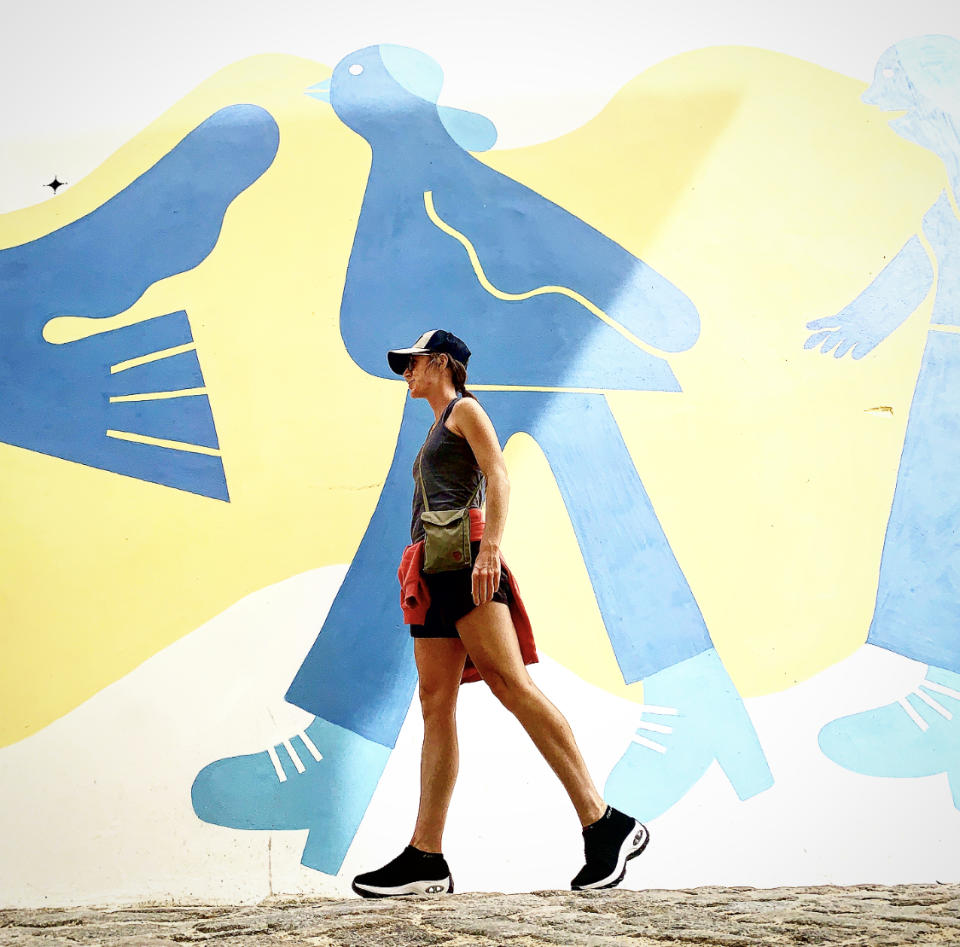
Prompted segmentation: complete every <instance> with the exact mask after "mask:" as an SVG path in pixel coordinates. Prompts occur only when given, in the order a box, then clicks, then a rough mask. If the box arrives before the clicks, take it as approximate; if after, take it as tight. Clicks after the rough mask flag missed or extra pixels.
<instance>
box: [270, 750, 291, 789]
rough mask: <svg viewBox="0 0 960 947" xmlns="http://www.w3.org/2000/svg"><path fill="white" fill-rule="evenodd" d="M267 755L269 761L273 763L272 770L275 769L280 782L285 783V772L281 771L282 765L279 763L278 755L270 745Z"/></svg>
mask: <svg viewBox="0 0 960 947" xmlns="http://www.w3.org/2000/svg"><path fill="white" fill-rule="evenodd" d="M267 755H268V756H269V757H270V762H271V763H273V768H274V770H276V773H277V779H279V780H280V782H281V783H285V782H286V781H287V774H286V773H285V772H284V771H283V766H281V765H280V757H279V756H277V751H276V750H275V749H274V748H273V747H272V746H268V747H267Z"/></svg>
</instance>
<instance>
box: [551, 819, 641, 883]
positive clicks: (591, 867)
mask: <svg viewBox="0 0 960 947" xmlns="http://www.w3.org/2000/svg"><path fill="white" fill-rule="evenodd" d="M649 841H650V833H649V832H648V831H647V827H646V826H645V825H644V824H643V823H642V822H638V821H637V820H636V819H634V818H632V817H631V816H628V815H625V814H624V813H623V812H620V811H619V810H618V809H614V808H613V806H607V811H606V812H604V814H603V815H602V816H601V817H600V818H599V819H598V820H597V821H596V822H594V823H592V824H591V825H588V826H587V827H586V828H585V829H584V830H583V855H584V858H585V859H586V864H585V865H584V866H583V868H581V869H580V871H578V872H577V876H576V878H574V879H573V881H571V882H570V887H571V888H572V889H573V890H574V891H587V890H590V889H594V888H615V887H616V886H617V885H618V884H620V882H621V881H623V876H624V875H625V874H626V873H627V862H628V861H629V860H630V859H631V858H636V857H637V855H639V854H640V853H641V852H642V851H643V850H644V849H645V848H646V847H647V842H649Z"/></svg>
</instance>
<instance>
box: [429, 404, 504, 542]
mask: <svg viewBox="0 0 960 947" xmlns="http://www.w3.org/2000/svg"><path fill="white" fill-rule="evenodd" d="M459 400H460V398H459V396H458V397H457V398H454V400H453V401H451V402H450V404H448V405H447V406H446V407H445V408H444V409H443V411H442V412H441V414H440V420H439V421H437V423H436V425H435V426H434V427H433V429H432V430H431V431H430V433H429V434H428V435H427V439H426V440H425V441H424V442H423V447H421V448H420V453H419V454H417V458H416V459H415V460H414V462H413V517H412V519H411V522H410V541H411V542H414V543H416V542H420V540H421V539H423V523H421V522H420V514H421V513H422V512H423V497H422V496H421V494H420V480H419V478H418V471H417V468H418V465H420V464H422V468H421V469H422V473H423V487H424V490H426V493H427V502H428V503H429V504H430V509H431V510H462V509H463V508H464V507H465V506H466V505H467V501H468V500H469V499H470V497H471V495H472V494H473V492H474V490H476V488H477V484H478V483H480V484H481V487H480V490H479V492H478V493H477V496H476V497H475V498H474V501H473V503H471V504H470V505H471V506H477V507H478V506H481V505H482V504H483V498H484V493H485V492H486V489H485V488H486V484H485V483H484V482H483V479H484V478H483V472H482V471H481V470H480V468H479V467H478V466H477V458H476V457H474V456H473V449H472V448H471V447H470V445H469V444H468V443H467V439H466V438H464V437H460V435H459V434H454V433H453V431H451V430H448V429H447V426H446V424H447V418H449V417H450V412H451V411H453V408H454V405H455V404H456V403H457V402H458V401H459Z"/></svg>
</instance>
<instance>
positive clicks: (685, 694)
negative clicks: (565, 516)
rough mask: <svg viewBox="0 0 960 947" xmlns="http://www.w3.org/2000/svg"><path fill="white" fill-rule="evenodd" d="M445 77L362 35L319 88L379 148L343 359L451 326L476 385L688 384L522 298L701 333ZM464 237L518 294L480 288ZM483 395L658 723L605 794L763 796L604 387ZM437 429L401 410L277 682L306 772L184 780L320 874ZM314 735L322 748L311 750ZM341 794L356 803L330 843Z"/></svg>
mask: <svg viewBox="0 0 960 947" xmlns="http://www.w3.org/2000/svg"><path fill="white" fill-rule="evenodd" d="M441 82H442V72H441V70H440V67H439V66H438V65H437V64H436V63H435V62H433V60H431V59H430V58H429V57H427V56H425V55H424V54H422V53H419V52H417V51H415V50H412V49H407V48H404V47H399V46H371V47H368V48H366V49H362V50H359V51H358V52H356V53H353V54H352V55H350V56H348V57H347V58H345V59H344V60H343V61H342V62H341V63H340V64H339V65H338V66H337V67H336V69H335V70H334V73H333V76H332V78H331V80H329V81H328V82H324V83H321V84H319V86H318V87H315V88H314V89H313V90H312V92H313V94H314V95H315V97H316V98H319V99H322V100H324V101H329V102H330V103H331V104H332V106H333V108H334V110H335V111H336V113H337V115H338V116H339V117H340V118H341V120H342V121H343V122H344V123H345V124H346V125H347V126H349V127H350V128H352V129H353V130H354V131H356V132H357V133H358V134H359V135H361V136H362V137H363V138H364V139H366V140H367V142H368V143H369V144H370V147H371V149H372V163H371V168H370V175H369V179H368V181H367V187H366V191H365V194H364V199H363V206H362V209H361V212H360V217H359V222H358V225H357V231H356V236H355V239H354V245H353V251H352V254H351V257H350V263H349V267H348V271H347V277H346V283H345V287H344V291H343V300H342V304H341V310H340V325H341V332H342V335H343V339H344V343H345V345H346V348H347V351H348V352H349V353H350V355H351V356H352V357H353V359H354V360H355V361H356V362H357V364H358V365H359V366H360V367H361V368H363V369H364V370H365V371H367V372H369V373H371V374H373V375H378V376H381V377H384V378H394V377H395V376H394V375H393V374H392V372H391V371H390V370H389V368H388V366H387V361H386V354H385V353H386V349H387V348H389V347H390V346H391V345H397V344H402V343H405V342H406V341H407V340H411V339H415V338H417V337H418V336H419V335H421V333H423V332H424V331H426V330H428V329H431V328H436V327H442V328H444V329H448V330H450V331H452V332H453V333H455V334H456V335H458V336H460V337H461V338H463V339H465V340H467V342H468V344H469V345H470V347H471V348H472V350H473V352H474V353H475V354H474V355H473V356H472V358H471V362H470V381H471V384H487V385H516V386H528V387H540V388H545V389H550V388H554V389H555V388H593V389H597V388H606V389H634V390H648V391H679V390H680V389H679V385H678V384H677V380H676V378H675V377H674V374H673V372H672V371H671V369H670V367H669V365H668V363H667V362H666V360H665V359H664V358H662V357H660V356H658V355H657V354H654V353H651V352H648V351H646V350H645V349H644V348H641V347H639V346H637V345H635V344H632V343H631V342H629V341H627V340H626V339H625V338H624V336H623V334H621V333H620V332H618V331H616V330H615V329H613V328H611V327H610V326H609V325H607V324H606V323H605V322H603V321H602V320H601V319H599V318H597V317H596V316H595V315H594V314H593V313H592V312H590V311H589V310H588V309H587V308H586V307H584V306H583V305H582V304H581V303H580V302H578V301H576V300H575V299H573V298H571V296H570V295H567V294H564V293H560V292H556V291H551V292H548V293H541V294H532V293H531V291H532V290H536V289H538V288H540V287H545V286H547V287H557V286H559V287H565V288H567V289H569V290H571V291H574V292H576V293H578V294H580V295H581V296H583V297H585V298H587V299H589V300H590V301H591V302H592V303H593V304H594V305H596V306H598V307H599V308H600V309H602V310H603V311H604V312H606V313H607V314H608V315H609V316H610V317H611V318H612V319H614V320H616V322H617V323H618V324H619V325H621V326H623V327H624V328H625V329H626V330H627V331H628V332H629V333H633V334H634V335H635V336H636V337H638V338H640V339H641V340H643V342H644V343H646V345H647V346H648V347H651V348H653V349H655V350H656V351H659V352H663V353H669V352H679V351H682V350H684V349H687V348H689V347H690V346H691V345H693V344H694V342H695V341H696V339H697V336H698V334H699V316H698V314H697V311H696V308H695V307H694V306H693V304H692V303H691V302H690V300H689V299H687V297H686V296H684V294H683V293H681V292H680V291H679V290H678V289H677V288H676V287H675V286H673V285H672V284H671V283H670V282H668V281H667V280H666V279H664V278H663V277H662V276H660V275H659V274H658V273H656V272H655V271H654V270H653V269H651V268H650V267H649V266H647V265H646V264H645V263H643V262H642V261H641V260H638V259H637V258H636V257H634V256H633V255H632V254H630V253H629V252H628V251H626V250H625V249H624V248H623V247H621V246H619V245H618V244H616V243H615V242H614V241H612V240H610V239H609V238H607V237H606V236H604V235H603V234H601V233H599V232H598V231H596V230H594V229H593V228H592V227H590V226H589V225H588V224H586V223H584V222H583V221H582V220H580V219H578V218H577V217H574V216H573V215H571V214H569V213H568V212H567V211H565V210H563V209H562V208H560V207H558V206H557V205H556V204H553V203H551V202H550V201H548V200H546V199H545V198H543V197H541V196H540V195H539V194H537V193H535V192H534V191H532V190H530V189H529V188H527V187H524V186H523V185H521V184H519V183H518V182H516V181H514V180H512V179H510V178H508V177H506V176H505V175H503V174H500V173H498V172H497V171H494V170H492V169H491V168H489V167H487V166H486V165H484V164H483V163H481V162H480V161H478V160H477V159H476V158H474V157H473V156H472V155H470V154H469V153H468V152H467V150H466V149H473V150H480V149H484V148H489V147H490V146H491V145H492V144H493V142H494V140H495V134H496V133H495V131H494V130H493V127H492V125H491V124H490V122H489V121H487V120H486V119H485V118H482V117H481V116H478V115H475V114H473V113H469V112H461V111H459V110H455V109H448V108H445V107H439V108H438V106H437V104H436V100H437V96H438V94H439V91H440V85H441ZM465 242H466V243H469V245H470V246H471V247H472V248H473V249H475V251H476V253H477V256H478V258H479V261H480V266H481V267H482V271H483V273H484V274H485V277H486V279H488V280H489V282H490V284H492V286H493V287H494V288H495V289H496V290H497V291H498V292H499V293H500V294H510V297H509V298H507V299H504V298H499V297H498V295H495V294H493V293H491V292H489V291H488V290H487V289H485V288H484V286H483V284H482V283H481V281H480V278H479V275H478V273H477V271H476V270H475V268H474V266H473V264H472V263H471V261H470V258H469V256H468V253H467V249H466V248H465ZM398 340H399V341H398ZM482 400H483V404H484V407H485V408H486V410H487V412H488V413H489V415H490V417H491V419H492V420H493V422H494V424H495V426H496V428H497V431H498V434H499V436H500V437H501V439H502V441H503V442H504V443H506V441H507V439H509V438H510V437H511V436H512V435H513V434H515V433H517V432H520V431H523V432H527V433H529V434H530V435H531V436H532V437H533V438H535V440H536V441H537V443H538V444H539V445H540V446H541V448H542V449H543V451H544V454H545V456H546V458H547V460H548V461H549V463H550V465H551V468H552V471H553V473H554V475H555V477H556V480H557V484H558V486H559V489H560V492H561V495H562V496H563V499H564V502H565V504H566V507H567V511H568V513H569V515H570V518H571V521H572V523H573V528H574V531H575V534H576V537H577V540H578V542H579V545H580V549H581V552H582V554H583V559H584V562H585V563H586V567H587V571H588V573H589V576H590V580H591V582H592V584H593V589H594V592H595V594H596V598H597V602H598V605H599V608H600V612H601V615H602V616H603V620H604V623H605V626H606V629H607V632H608V634H609V636H610V640H611V643H612V645H613V648H614V651H615V654H616V657H617V660H618V662H619V665H620V669H621V671H622V672H623V676H624V679H625V680H626V681H628V682H634V681H639V680H644V681H645V693H646V694H647V700H648V701H649V702H650V704H651V705H652V706H651V707H649V709H648V711H647V713H646V715H645V716H646V718H647V719H648V722H645V723H643V724H642V727H641V730H640V732H639V733H638V734H637V736H636V738H635V740H634V741H633V742H631V744H630V745H629V747H628V748H627V749H626V751H625V753H624V756H623V758H622V759H621V760H620V762H619V763H618V764H617V766H616V767H615V769H614V771H613V773H612V774H611V775H610V778H609V780H608V782H607V785H606V791H605V794H606V796H607V800H608V801H609V802H610V803H612V804H613V805H615V806H618V807H620V808H622V809H624V810H625V811H629V812H631V813H632V814H634V815H635V816H636V817H637V818H640V819H642V820H644V821H648V820H650V819H653V818H655V817H656V816H658V815H660V814H661V813H662V812H664V811H665V810H666V809H668V808H669V807H670V806H672V805H673V804H674V803H675V802H677V801H678V800H679V799H680V798H681V797H682V796H683V795H684V794H685V793H686V792H687V790H688V789H689V788H690V787H691V786H692V785H693V784H694V783H695V782H696V781H697V780H698V779H699V778H700V776H701V775H702V774H703V772H704V771H705V770H706V769H707V767H708V766H709V765H710V764H711V763H712V762H713V761H714V760H719V762H720V765H721V766H722V767H723V768H724V770H725V772H726V773H727V775H728V777H729V778H730V780H731V781H732V782H733V784H734V787H735V789H736V790H737V792H738V793H739V794H740V796H741V798H747V797H749V796H751V795H753V794H755V793H757V792H760V791H761V790H763V789H766V788H768V787H769V786H770V785H771V784H772V776H771V774H770V770H769V767H768V766H767V763H766V759H765V756H764V754H763V751H762V749H761V747H760V744H759V741H758V739H757V736H756V733H755V732H754V729H753V725H752V723H751V722H750V719H749V717H748V715H747V713H746V710H745V708H744V705H743V702H742V701H741V699H740V697H739V695H738V693H737V691H736V689H735V687H734V686H733V684H732V682H731V680H730V678H729V676H728V674H727V672H726V670H725V669H724V667H723V664H722V662H721V661H720V658H719V656H718V655H717V652H716V651H715V650H714V647H713V643H712V641H711V639H710V636H709V634H708V632H707V629H706V626H705V624H704V621H703V618H702V616H701V613H700V609H699V607H698V605H697V603H696V600H695V599H694V596H693V594H692V592H691V590H690V588H689V586H688V585H687V582H686V579H685V578H684V576H683V573H682V571H681V570H680V567H679V565H678V564H677V561H676V559H675V558H674V555H673V552H672V550H671V549H670V545H669V543H668V542H667V538H666V536H665V535H664V533H663V530H662V528H661V526H660V524H659V521H658V519H657V516H656V513H655V512H654V510H653V507H652V505H651V503H650V500H649V498H648V496H647V493H646V491H645V490H644V488H643V484H642V483H641V481H640V478H639V477H638V475H637V471H636V468H635V467H634V464H633V461H632V460H631V457H630V455H629V453H628V451H627V448H626V445H625V444H624V442H623V438H622V436H621V433H620V430H619V428H618V427H617V424H616V421H615V420H614V417H613V415H612V413H611V411H610V408H609V406H608V404H607V401H606V398H605V397H604V396H603V395H602V394H592V393H575V392H556V391H492V392H484V393H483V395H482ZM431 419H432V414H431V412H430V411H429V406H428V405H426V404H425V403H420V402H417V401H413V400H408V401H407V404H406V407H405V409H404V415H403V421H402V424H401V428H400V432H399V436H398V439H397V447H396V453H395V456H394V459H393V463H392V465H391V467H390V471H389V473H388V474H387V478H386V482H385V484H384V488H383V492H382V494H381V497H380V500H379V503H378V505H377V508H376V510H375V512H374V514H373V517H372V519H371V521H370V524H369V526H368V528H367V531H366V533H365V535H364V538H363V540H362V542H361V544H360V547H359V549H358V551H357V554H356V556H355V557H354V560H353V562H352V563H351V566H350V569H349V571H348V572H347V575H346V578H345V580H344V583H343V585H342V587H341V589H340V591H339V594H338V595H337V597H336V599H335V601H334V602H333V605H332V607H331V609H330V612H329V614H328V616H327V618H326V621H325V622H324V625H323V628H322V630H321V632H320V634H319V635H318V637H317V639H316V641H315V643H314V645H313V647H312V648H311V650H310V652H309V654H308V655H307V657H306V660H305V661H304V663H303V665H302V667H301V668H300V670H299V672H298V673H297V675H296V678H295V679H294V681H293V683H292V684H291V686H290V689H289V691H288V693H287V699H288V700H290V701H291V702H292V703H294V704H297V705H299V706H300V707H303V708H305V709H307V710H309V711H310V712H311V713H313V714H316V720H315V722H314V723H313V724H312V725H311V726H309V727H308V728H307V729H306V730H305V731H304V734H303V735H301V736H300V737H299V738H294V739H295V740H297V739H299V742H298V743H296V744H295V745H296V746H297V747H298V748H299V749H300V751H301V752H298V754H297V755H298V756H300V757H303V758H304V759H305V760H306V764H305V765H303V764H302V768H303V772H295V770H299V769H300V768H301V767H298V766H297V765H296V761H295V760H293V759H292V758H291V759H290V762H289V763H287V762H286V760H285V759H284V765H280V763H279V762H278V760H279V758H280V757H279V750H280V748H279V747H278V748H276V749H274V748H271V750H270V751H268V752H266V753H259V754H252V755H247V756H241V757H233V758H230V759H225V760H219V761H216V762H214V763H211V764H210V765H209V766H208V767H206V768H205V769H204V770H202V771H201V773H200V774H199V775H198V777H197V779H196V781H195V783H194V787H193V800H194V807H195V810H196V812H197V814H198V815H200V817H201V818H203V819H205V820H207V821H209V822H213V823H216V824H220V825H228V826H233V827H238V828H289V827H300V828H308V829H310V835H309V839H308V843H307V850H306V851H305V853H304V856H303V863H304V864H306V865H309V866H310V867H313V868H317V869H320V870H323V871H327V872H335V871H337V869H338V868H339V866H340V864H341V862H342V859H343V856H344V854H345V852H346V848H347V845H348V844H349V841H350V839H351V838H352V835H353V832H354V831H355V828H356V825H357V824H358V823H359V818H360V816H362V813H363V808H364V807H365V806H366V803H367V801H368V800H369V798H370V796H371V795H372V793H373V790H374V788H375V787H376V784H377V781H378V779H379V777H380V773H381V771H382V768H383V766H384V764H385V762H386V758H387V755H388V753H389V749H390V748H392V747H393V746H394V744H395V742H396V739H397V734H398V732H399V730H400V726H401V724H402V722H403V719H404V716H405V715H406V713H407V709H408V707H409V704H410V700H411V697H412V694H413V691H414V688H415V685H416V669H415V666H414V663H413V660H412V646H411V639H410V637H409V635H408V633H407V629H406V628H405V627H404V626H403V625H402V624H401V615H400V610H399V603H398V597H399V593H398V587H397V583H396V567H397V561H398V559H399V554H400V550H401V549H402V547H403V546H404V545H405V544H406V543H407V542H408V541H409V537H408V535H407V530H408V527H409V513H408V511H409V504H410V497H411V491H412V490H413V479H412V475H411V471H412V467H413V461H414V456H415V454H416V451H417V450H418V448H419V446H420V443H421V442H422V440H423V437H424V433H425V431H426V430H427V429H428V428H429V426H430V422H431ZM304 737H305V738H306V739H305V740H304ZM327 739H332V740H333V743H334V746H335V748H336V749H337V751H338V752H339V751H342V752H343V754H344V758H345V759H354V760H355V763H354V765H353V766H352V767H351V768H350V769H349V770H348V771H346V772H344V771H341V770H339V769H338V768H337V762H336V759H331V760H329V761H328V760H327V758H326V753H327V750H326V743H325V740H327ZM311 743H313V744H316V747H317V749H318V753H319V755H321V756H323V759H322V760H319V761H318V760H316V757H315V756H313V761H314V762H313V763H312V762H311V756H312V754H310V753H309V750H310V747H309V744H311ZM301 744H302V746H301ZM304 748H306V751H307V752H303V749H304ZM350 754H354V755H353V756H351V755H350ZM286 756H289V753H287V754H286ZM301 763H302V761H301ZM291 764H292V765H291ZM314 764H315V765H314ZM281 777H282V782H281ZM304 786H309V788H303V787H304ZM343 799H350V800H351V801H352V802H355V801H356V800H361V801H362V805H356V806H355V807H354V809H353V810H352V811H350V812H344V813H343V814H342V822H341V823H340V824H339V825H338V827H337V830H336V831H335V832H334V833H333V834H328V833H329V831H330V818H331V816H330V813H331V811H333V810H335V809H336V807H337V806H339V805H340V800H343Z"/></svg>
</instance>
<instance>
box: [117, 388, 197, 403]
mask: <svg viewBox="0 0 960 947" xmlns="http://www.w3.org/2000/svg"><path fill="white" fill-rule="evenodd" d="M206 393H207V389H206V388H182V389H181V390H180V391H144V392H140V393H138V394H135V395H114V396H113V397H112V398H111V399H110V404H122V403H123V402H126V401H166V399H167V398H193V397H195V396H197V395H205V394H206Z"/></svg>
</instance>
